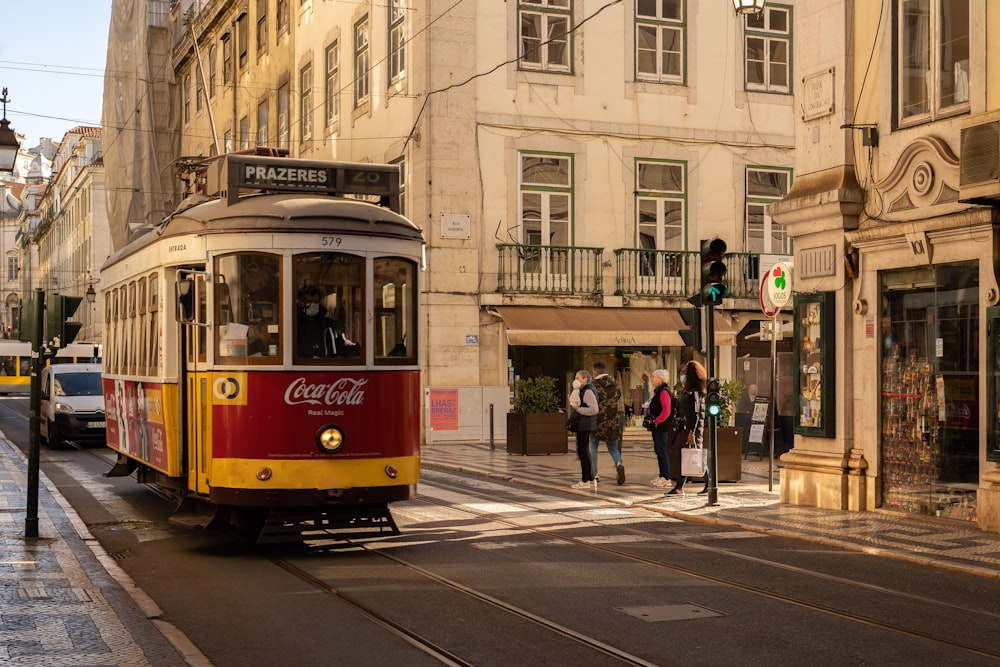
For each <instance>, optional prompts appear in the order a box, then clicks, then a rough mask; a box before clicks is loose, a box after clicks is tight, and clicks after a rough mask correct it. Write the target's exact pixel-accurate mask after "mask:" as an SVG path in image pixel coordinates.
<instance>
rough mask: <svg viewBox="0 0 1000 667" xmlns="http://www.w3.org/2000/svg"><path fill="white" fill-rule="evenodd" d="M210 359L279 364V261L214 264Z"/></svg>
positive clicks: (227, 259) (256, 258) (248, 256)
mask: <svg viewBox="0 0 1000 667" xmlns="http://www.w3.org/2000/svg"><path fill="white" fill-rule="evenodd" d="M215 281H216V282H215V322H216V325H217V326H216V327H215V332H216V356H217V358H218V359H219V360H220V361H224V362H228V363H242V364H278V363H281V297H280V295H281V257H280V256H278V255H270V254H266V253H256V252H253V253H249V252H248V253H234V254H231V255H223V256H220V257H218V258H216V260H215Z"/></svg>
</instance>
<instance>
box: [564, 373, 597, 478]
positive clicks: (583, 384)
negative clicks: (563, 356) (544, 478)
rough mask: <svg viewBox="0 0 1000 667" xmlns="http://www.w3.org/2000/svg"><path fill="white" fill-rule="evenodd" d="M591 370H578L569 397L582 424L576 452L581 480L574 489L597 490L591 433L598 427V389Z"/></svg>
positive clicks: (578, 434)
mask: <svg viewBox="0 0 1000 667" xmlns="http://www.w3.org/2000/svg"><path fill="white" fill-rule="evenodd" d="M591 380H592V377H591V375H590V371H577V372H576V377H575V378H574V380H573V392H572V393H571V394H570V397H569V404H570V407H571V408H573V410H574V411H576V412H578V413H579V414H580V424H579V426H578V427H577V431H576V454H577V456H579V457H580V481H579V482H577V483H576V484H574V485H573V488H574V489H594V490H595V491H596V490H597V480H596V479H594V469H593V467H592V466H591V463H590V434H591V433H593V431H594V429H595V428H597V411H598V398H597V389H596V388H595V387H594V385H593V383H592V382H591Z"/></svg>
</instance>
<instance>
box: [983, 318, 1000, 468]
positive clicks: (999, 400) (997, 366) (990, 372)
mask: <svg viewBox="0 0 1000 667" xmlns="http://www.w3.org/2000/svg"><path fill="white" fill-rule="evenodd" d="M986 350H987V357H986V358H987V359H988V362H987V375H986V397H987V398H986V406H987V413H988V414H990V415H992V418H991V419H990V421H989V425H988V427H987V429H986V458H987V460H990V461H997V462H1000V308H998V307H995V306H994V307H993V308H987V309H986Z"/></svg>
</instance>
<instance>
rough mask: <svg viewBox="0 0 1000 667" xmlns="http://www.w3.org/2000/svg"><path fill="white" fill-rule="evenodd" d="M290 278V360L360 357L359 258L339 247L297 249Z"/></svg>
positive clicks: (355, 359) (361, 301)
mask: <svg viewBox="0 0 1000 667" xmlns="http://www.w3.org/2000/svg"><path fill="white" fill-rule="evenodd" d="M292 281H293V283H294V285H295V289H296V300H297V309H296V315H295V362H296V363H307V364H308V363H317V361H318V360H328V359H330V360H334V359H335V360H349V361H348V362H347V363H359V360H360V359H363V358H364V347H363V346H364V331H365V327H364V324H365V319H364V291H365V289H364V287H365V260H364V258H363V257H357V256H355V255H348V254H345V253H338V252H312V253H304V254H301V255H296V256H295V258H294V259H293V260H292ZM320 363H326V362H325V361H323V362H320Z"/></svg>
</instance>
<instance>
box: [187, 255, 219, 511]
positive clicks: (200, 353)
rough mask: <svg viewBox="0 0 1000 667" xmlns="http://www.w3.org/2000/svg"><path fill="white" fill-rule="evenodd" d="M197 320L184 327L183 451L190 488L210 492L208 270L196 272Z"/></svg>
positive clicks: (210, 395)
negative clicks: (205, 274) (185, 437)
mask: <svg viewBox="0 0 1000 667" xmlns="http://www.w3.org/2000/svg"><path fill="white" fill-rule="evenodd" d="M192 289H193V290H194V294H193V299H192V302H193V306H194V322H192V323H190V324H189V325H187V326H185V327H184V337H185V340H184V343H185V360H184V363H185V371H186V372H185V375H184V377H185V387H184V389H185V397H184V402H185V405H184V414H185V420H186V422H185V429H186V433H187V447H186V451H185V452H183V455H184V459H185V465H186V467H187V474H188V489H190V490H191V491H193V492H195V493H199V494H208V492H209V487H208V471H209V466H210V463H211V460H210V459H211V451H210V443H209V440H208V435H209V433H210V429H209V422H208V415H209V414H210V410H211V403H212V387H211V383H210V376H211V373H209V370H208V342H209V340H210V338H209V336H208V323H209V318H208V294H207V292H206V290H207V283H206V281H205V276H204V274H200V273H199V274H195V275H192Z"/></svg>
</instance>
